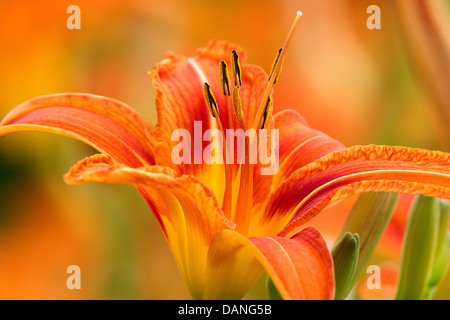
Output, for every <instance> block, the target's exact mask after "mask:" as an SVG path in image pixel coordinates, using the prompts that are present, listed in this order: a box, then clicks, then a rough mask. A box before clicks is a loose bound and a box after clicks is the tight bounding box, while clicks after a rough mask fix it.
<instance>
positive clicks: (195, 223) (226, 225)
mask: <svg viewBox="0 0 450 320" xmlns="http://www.w3.org/2000/svg"><path fill="white" fill-rule="evenodd" d="M64 179H65V181H66V182H67V183H68V184H80V183H84V182H102V183H114V184H130V185H135V186H137V187H138V190H139V191H140V192H141V194H142V195H143V196H144V198H145V199H146V200H147V202H148V203H149V205H150V207H151V208H152V210H153V211H154V214H155V216H156V218H157V220H158V222H159V223H160V225H161V228H162V229H163V231H164V234H165V236H166V238H167V241H168V243H169V245H170V248H171V249H172V252H173V254H174V256H175V260H176V262H177V264H178V266H179V269H180V272H181V274H182V276H183V278H184V280H185V282H186V284H187V286H188V289H189V290H190V292H191V294H192V296H193V297H195V298H200V297H201V296H202V292H203V287H204V281H205V268H206V256H207V252H208V248H209V245H210V243H211V241H212V240H213V239H214V237H215V236H216V234H217V233H218V232H220V231H221V230H223V229H231V228H234V225H233V224H232V223H230V222H229V221H228V220H227V219H226V218H225V216H224V215H223V212H222V210H221V209H220V206H219V205H218V203H217V200H216V198H215V196H214V194H213V193H212V192H211V190H210V189H208V188H207V187H206V186H205V185H204V184H203V183H202V182H201V181H199V180H198V179H197V178H196V177H193V176H187V175H178V174H177V173H176V172H175V171H174V170H172V169H170V168H167V167H161V166H149V167H142V168H139V169H135V168H130V167H126V166H124V165H122V164H115V163H112V159H111V158H108V157H107V156H105V155H96V156H93V157H89V158H86V159H84V160H82V161H80V162H79V163H78V164H76V165H75V166H74V167H72V169H71V170H70V171H69V172H68V173H67V174H66V175H65V176H64Z"/></svg>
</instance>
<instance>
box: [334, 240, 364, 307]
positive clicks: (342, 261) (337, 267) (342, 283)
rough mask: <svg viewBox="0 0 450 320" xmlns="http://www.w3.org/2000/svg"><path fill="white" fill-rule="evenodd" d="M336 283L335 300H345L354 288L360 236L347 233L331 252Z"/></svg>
mask: <svg viewBox="0 0 450 320" xmlns="http://www.w3.org/2000/svg"><path fill="white" fill-rule="evenodd" d="M331 254H332V256H333V261H334V278H335V282H336V289H335V290H336V291H335V295H334V299H335V300H344V299H345V298H346V297H347V295H348V294H349V292H350V290H351V289H352V286H353V281H352V280H353V277H354V273H355V270H356V264H357V262H358V255H359V235H358V234H351V233H350V232H346V233H345V234H344V235H343V236H342V238H340V239H339V241H337V243H336V245H335V246H334V248H333V250H332V251H331Z"/></svg>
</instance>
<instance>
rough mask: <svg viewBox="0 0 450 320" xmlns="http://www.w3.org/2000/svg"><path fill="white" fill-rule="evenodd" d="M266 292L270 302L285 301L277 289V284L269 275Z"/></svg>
mask: <svg viewBox="0 0 450 320" xmlns="http://www.w3.org/2000/svg"><path fill="white" fill-rule="evenodd" d="M266 290H267V294H268V296H269V299H270V300H283V297H282V296H281V294H280V293H279V292H278V289H277V287H275V284H274V283H273V281H272V279H271V278H270V277H269V275H267V279H266Z"/></svg>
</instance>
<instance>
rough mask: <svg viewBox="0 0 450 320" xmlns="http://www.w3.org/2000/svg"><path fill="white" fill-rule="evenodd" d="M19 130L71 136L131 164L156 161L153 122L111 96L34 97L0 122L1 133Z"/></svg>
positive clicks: (119, 160) (1, 134)
mask: <svg viewBox="0 0 450 320" xmlns="http://www.w3.org/2000/svg"><path fill="white" fill-rule="evenodd" d="M17 131H42V132H51V133H58V134H62V135H65V136H69V137H72V138H75V139H78V140H81V141H83V142H85V143H87V144H89V145H91V146H92V147H94V148H96V149H97V150H99V151H101V152H104V153H107V154H109V155H110V156H112V157H113V158H114V159H115V160H116V161H118V162H120V163H124V164H126V165H128V166H131V167H140V166H142V165H150V164H154V153H153V144H152V137H151V131H152V127H151V125H150V124H149V123H147V122H146V121H145V120H144V118H142V116H140V115H139V114H138V113H137V112H136V111H134V110H133V109H131V108H130V107H129V106H127V105H125V104H123V103H122V102H119V101H117V100H114V99H111V98H106V97H101V96H97V95H92V94H74V93H71V94H54V95H47V96H42V97H38V98H34V99H31V100H29V101H27V102H25V103H23V104H21V105H19V106H17V107H16V108H15V109H13V110H12V111H11V112H10V113H9V114H8V115H6V117H5V118H4V119H3V121H2V122H1V123H0V136H3V135H5V134H7V133H10V132H17Z"/></svg>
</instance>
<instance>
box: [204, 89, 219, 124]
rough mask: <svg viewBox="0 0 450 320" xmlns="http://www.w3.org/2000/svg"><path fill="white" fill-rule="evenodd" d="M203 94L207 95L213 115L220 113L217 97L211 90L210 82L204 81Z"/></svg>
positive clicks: (207, 103)
mask: <svg viewBox="0 0 450 320" xmlns="http://www.w3.org/2000/svg"><path fill="white" fill-rule="evenodd" d="M203 95H204V96H205V101H206V105H207V106H208V108H209V110H210V111H211V115H212V116H213V117H214V118H215V117H216V115H219V108H218V106H217V102H216V99H215V98H214V96H213V94H212V92H211V86H210V85H209V83H208V82H205V83H203Z"/></svg>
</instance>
